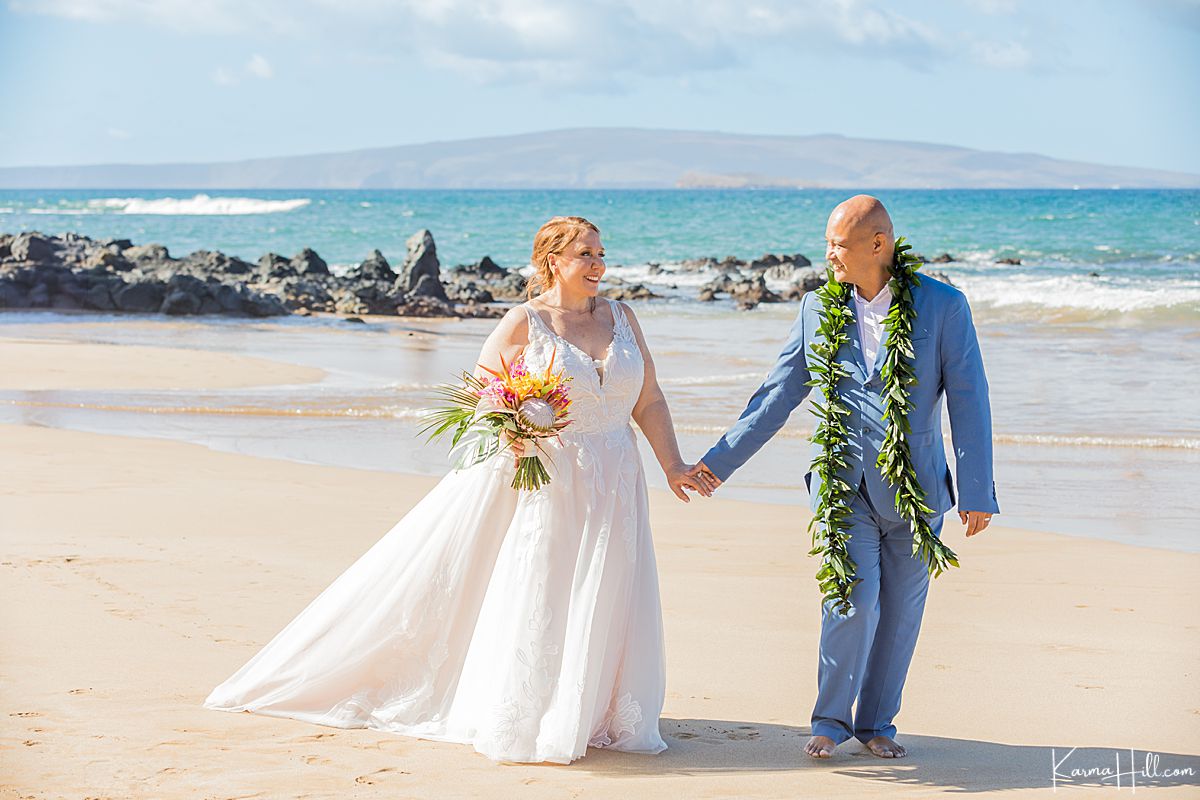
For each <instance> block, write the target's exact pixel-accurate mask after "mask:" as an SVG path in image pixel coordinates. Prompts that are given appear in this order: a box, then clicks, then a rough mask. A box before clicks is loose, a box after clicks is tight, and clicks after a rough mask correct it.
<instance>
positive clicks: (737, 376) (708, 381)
mask: <svg viewBox="0 0 1200 800" xmlns="http://www.w3.org/2000/svg"><path fill="white" fill-rule="evenodd" d="M765 377H766V373H763V372H734V373H730V374H728V375H691V376H688V377H685V378H659V379H658V382H659V383H660V384H662V385H664V386H722V385H725V384H736V383H743V382H745V381H756V380H757V381H761V380H762V379H763V378H765Z"/></svg>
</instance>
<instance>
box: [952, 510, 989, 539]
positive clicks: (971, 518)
mask: <svg viewBox="0 0 1200 800" xmlns="http://www.w3.org/2000/svg"><path fill="white" fill-rule="evenodd" d="M958 518H959V519H960V520H962V524H963V525H966V526H967V536H974V535H975V534H977V533H982V532H983V529H984V528H986V527H987V526H988V525H989V524H990V523H991V521H992V515H991V514H989V513H987V512H986V511H960V512H958Z"/></svg>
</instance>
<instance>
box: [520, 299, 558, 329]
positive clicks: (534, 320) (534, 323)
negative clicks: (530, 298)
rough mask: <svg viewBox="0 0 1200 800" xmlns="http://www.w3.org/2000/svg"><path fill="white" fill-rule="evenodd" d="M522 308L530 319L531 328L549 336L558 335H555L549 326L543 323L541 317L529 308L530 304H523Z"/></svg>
mask: <svg viewBox="0 0 1200 800" xmlns="http://www.w3.org/2000/svg"><path fill="white" fill-rule="evenodd" d="M521 308H523V309H525V314H526V316H528V317H529V327H530V328H537V329H538V330H539V331H541V332H542V333H543V334H545V335H547V336H551V337H553V336H556V335H557V334H555V333H554V331H552V330H550V329H549V326H547V325H546V323H545V322H543V321H542V318H541V316H540V315H539V314H538V313H537V312H536V311H534V310H533V309H532V308H530V307H529V303H521Z"/></svg>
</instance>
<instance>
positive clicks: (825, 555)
mask: <svg viewBox="0 0 1200 800" xmlns="http://www.w3.org/2000/svg"><path fill="white" fill-rule="evenodd" d="M911 249H912V246H911V245H909V244H906V243H905V241H904V237H900V238H898V239H897V240H896V246H895V251H894V254H893V259H892V266H891V275H892V278H891V280H890V281H889V282H888V286H889V287H890V288H891V290H892V306H891V309H890V310H889V311H888V315H887V317H885V318H884V321H883V327H884V330H885V331H886V339H885V341H886V343H887V355H886V357H885V358H884V362H883V367H882V368H881V370H880V377H881V378H882V379H883V420H884V422H886V423H887V431H886V433H885V434H884V437H883V447H881V448H880V450H879V458H878V460H877V461H876V466H878V467H879V470H880V472H881V473H883V476H884V477H885V478H887V480H888V482H889V483H890V484H891V485H892V486H893V487H895V489H896V511H897V512H899V514H900V516H901V517H902V518H903V519H904V520H906V521H907V522H908V523H909V525H910V527H911V528H912V532H913V557H914V558H920V559H921V561H922V562H923V563H924V564H925V565H926V567H927V568H928V570H929V574H930V575H932V576H933V577H937V576H938V575H941V574H942V573H943V572H944V571H946V569H948V568H949V567H957V566H958V557H957V556H956V555H955V554H954V551H953V550H951V549H950V548H949V547H947V546H946V545H945V544H943V543H942V541H941V540H940V539H939V538H938V537H937V536H936V535H934V532H933V528H932V526H930V524H929V519H928V518H927V517H926V516H925V515H927V514H933V513H934V512H933V509H931V508H929V507H928V506H927V505H925V492H924V490H923V489H922V488H921V483H920V481H918V480H917V471H916V469H915V468H914V467H913V462H912V454H911V453H910V451H909V447H908V436H909V434H910V433H912V429H911V428H910V427H909V424H908V412H909V411H910V410H911V408H912V404H911V400H910V399H909V396H908V388H909V387H910V386H915V385H916V383H917V377H916V374H915V372H914V371H913V367H912V363H911V362H912V358H913V347H912V330H913V321H914V320H915V319H916V316H917V315H916V311H915V310H914V309H913V301H912V290H913V287H916V286H920V285H921V278H920V276H918V275H917V270H918V269H920V267H921V260H920V259H919V258H917V257H916V256H915V255H913V254H912V253H910V252H909V250H911ZM827 275H828V280H827V281H826V283H825V285H824V286H822V287H821V288H820V289H818V290H817V294H818V296H819V297H820V299H821V301H822V302H821V304H820V307H819V308H818V310H817V316H818V317H819V318H820V321H821V323H820V325H819V326H818V328H817V341H815V342H813V343H812V345H810V348H809V349H810V351H811V355H810V357H809V359H808V370H809V372H810V373H811V374H812V375H814V376H815V377H814V378H813V379H812V380H810V381H809V382H808V384H807V385H809V386H813V387H816V388H818V389H820V391H821V399H820V400H816V399H814V401H813V408H812V412H813V414H815V415H816V417H817V420H818V422H817V427H816V429H815V430H814V431H813V434H812V441H813V442H814V443H816V444H819V445H820V446H821V452H820V453H819V454H818V455H817V456H816V458H814V459H813V462H812V467H811V469H812V471H813V472H814V473H815V474H816V475H817V476H819V477H820V479H821V483H820V490H819V496H818V498H817V510H816V512H815V513H814V514H813V518H812V521H811V522H810V523H809V530H810V531H811V532H812V536H813V549H812V550H811V551H809V555H814V556H821V566H820V568H819V569H818V570H817V583H818V585H819V586H820V588H821V594H822V595H824V599H825V601H827V602H828V601H832V602H833V608H834V609H835V610H836V611H837V612H838V613H840V614H846V613H848V612H849V610H850V590H851V589H852V588H853V587H854V584H856V583H858V580H857V579H856V578H855V577H854V572H855V564H854V560H853V559H852V558H851V557H850V553H849V551H848V550H847V548H846V542H847V540H848V539H849V538H850V531H849V525H848V523H847V522H846V518H847V517H848V516H849V515H850V498H851V497H852V496H853V495H854V493H855V491H856V490H857V487H853V486H851V485H850V484H848V483H846V481H844V480H842V478H840V477H839V474H840V473H841V472H842V471H843V470H845V469H847V468H848V467H849V464H848V462H847V460H846V459H847V452H848V450H849V447H850V445H849V434H850V432H849V429H848V428H847V427H846V419H847V418H848V417H849V416H850V409H849V408H848V407H847V406H846V404H845V403H843V402H842V400H841V398H839V397H838V393H837V385H838V382H839V381H840V380H842V379H843V378H848V377H850V371H849V369H847V367H846V365H845V364H842V363H841V362H839V361H838V360H837V354H838V351H839V350H841V348H842V347H843V346H844V345H847V344H849V342H850V336H849V334H848V333H847V332H846V331H847V327H848V326H849V325H853V324H854V314H853V312H852V311H851V310H850V293H851V292H852V291H853V287H852V286H851V285H850V284H845V283H839V282H838V281H837V279H835V278H834V276H833V270H832V269H829V270H828V273H827Z"/></svg>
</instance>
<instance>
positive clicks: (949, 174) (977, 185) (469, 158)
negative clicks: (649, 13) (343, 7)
mask: <svg viewBox="0 0 1200 800" xmlns="http://www.w3.org/2000/svg"><path fill="white" fill-rule="evenodd" d="M767 187H771V188H794V189H804V188H831V189H850V188H875V189H904V188H911V189H1018V188H1037V189H1071V188H1103V189H1109V188H1200V175H1192V174H1187V173H1181V172H1168V171H1164V170H1151V169H1139V168H1134V167H1118V166H1104V165H1099V164H1086V163H1082V162H1077V161H1064V160H1061V159H1056V158H1048V157H1046V156H1040V155H1036V154H1032V153H999V152H988V151H983V150H971V149H968V148H965V147H953V146H950V145H943V144H926V143H921V142H900V141H884V140H875V139H855V138H850V137H846V136H837V135H830V134H822V135H816V136H759V135H747V134H731V133H714V132H701V131H670V130H643V129H637V128H578V129H572V130H559V131H546V132H542V133H528V134H520V135H516V136H496V137H487V138H479V139H465V140H461V141H451V142H432V143H428V144H413V145H401V146H397V147H384V148H376V149H370V150H355V151H352V152H347V153H325V154H318V155H308V156H290V157H281V158H256V159H250V160H246V161H234V162H222V163H211V164H97V165H85V166H45V167H42V166H37V167H0V189H537V188H544V189H668V188H767Z"/></svg>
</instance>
